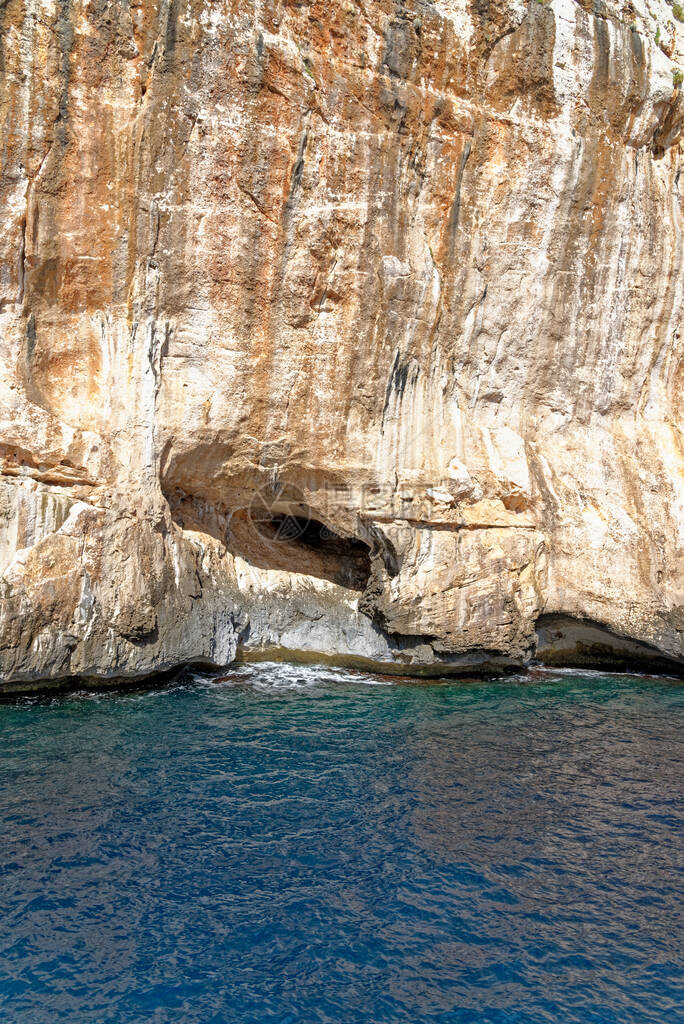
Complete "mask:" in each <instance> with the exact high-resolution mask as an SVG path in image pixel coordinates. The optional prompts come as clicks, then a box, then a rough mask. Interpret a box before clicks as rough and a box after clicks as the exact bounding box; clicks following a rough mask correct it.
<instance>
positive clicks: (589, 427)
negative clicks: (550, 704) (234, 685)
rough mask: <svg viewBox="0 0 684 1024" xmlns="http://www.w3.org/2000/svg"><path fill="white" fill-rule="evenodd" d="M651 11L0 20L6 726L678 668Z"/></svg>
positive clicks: (659, 60) (676, 28)
mask: <svg viewBox="0 0 684 1024" xmlns="http://www.w3.org/2000/svg"><path fill="white" fill-rule="evenodd" d="M673 10H674V8H672V7H670V6H668V5H667V4H666V3H665V2H664V0H652V2H651V3H650V4H647V5H644V4H643V3H642V0H627V2H624V3H622V2H621V0H618V2H606V3H604V2H603V0H594V5H593V7H592V6H591V4H590V3H575V2H573V0H552V2H550V3H545V2H541V3H540V2H537V0H534V2H530V3H527V4H524V3H522V2H520V0H503V2H496V3H495V2H494V0H472V2H469V0H411V2H409V0H406V2H405V3H403V2H393V0H362V2H359V3H352V2H348V3H347V2H344V0H342V2H340V3H334V4H331V3H327V2H323V0H240V2H238V0H116V2H114V0H0V46H1V50H0V55H1V63H0V116H1V120H0V124H1V132H2V150H1V153H2V164H1V176H0V192H1V196H2V214H1V219H0V253H1V256H0V261H1V262H0V337H1V346H0V353H1V357H2V370H1V373H0V470H1V473H2V476H1V477H0V588H1V589H0V601H1V603H0V677H1V678H2V680H3V682H2V686H3V687H4V688H5V689H6V690H11V689H13V688H14V689H16V688H21V687H26V686H30V685H34V684H37V683H38V682H42V684H45V683H46V682H47V681H53V682H54V681H57V680H60V679H65V678H68V677H73V676H84V677H89V678H99V679H106V678H119V677H124V676H136V675H142V674H145V673H151V672H156V671H161V670H166V669H170V668H172V667H174V666H176V665H179V664H181V663H183V662H187V661H198V662H207V663H211V664H215V665H223V664H226V663H227V662H229V661H230V660H231V659H233V658H234V657H235V656H236V654H237V653H239V652H240V651H243V652H250V651H251V652H254V653H258V652H266V653H272V652H274V651H285V652H291V653H294V652H297V653H298V654H299V656H304V655H305V654H306V653H308V654H310V655H311V656H317V655H327V656H330V657H334V658H336V659H346V660H348V661H350V662H356V663H358V664H368V665H370V664H374V665H376V666H382V667H384V668H386V669H388V670H394V671H412V672H426V673H427V672H435V673H441V672H444V671H447V670H448V671H470V670H472V668H473V667H496V666H501V665H506V664H511V665H518V664H523V663H525V662H526V661H527V660H529V659H530V658H531V657H533V656H534V655H535V652H536V653H537V654H538V656H541V657H543V658H546V659H547V660H549V661H554V660H555V661H558V660H561V661H565V662H566V663H572V662H573V661H576V660H582V659H585V660H587V661H601V659H604V658H605V659H611V658H613V657H616V658H618V657H621V656H625V657H627V656H629V657H630V658H632V657H637V656H642V657H644V658H646V659H654V660H653V664H658V665H659V664H663V665H665V666H670V667H675V668H676V667H677V666H679V667H681V666H684V439H683V433H682V430H683V428H682V421H683V418H684V417H683V414H684V342H683V341H682V337H681V320H682V302H683V291H682V281H683V280H684V273H683V251H682V249H683V245H682V190H684V185H682V184H680V173H681V168H682V152H681V148H680V138H681V135H682V132H683V131H684V94H683V92H682V88H683V87H682V86H681V84H680V79H681V73H680V72H679V70H678V69H679V62H680V61H684V25H681V24H680V23H679V22H678V21H677V20H676V18H675V16H674V14H673ZM677 10H678V9H677Z"/></svg>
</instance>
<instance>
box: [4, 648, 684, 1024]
mask: <svg viewBox="0 0 684 1024" xmlns="http://www.w3.org/2000/svg"><path fill="white" fill-rule="evenodd" d="M683 712H684V687H682V685H681V684H675V683H672V682H667V681H664V680H652V679H651V680H649V679H645V678H639V677H629V676H622V677H618V676H613V677H611V676H606V675H600V674H596V673H584V674H572V673H561V674H555V675H554V674H543V675H542V674H540V675H538V676H535V677H532V678H531V679H529V678H528V679H527V680H524V679H522V678H521V679H509V680H499V681H494V682H488V683H484V682H474V683H445V684H437V685H434V684H433V685H428V686H426V685H412V684H409V683H403V682H394V683H392V682H389V681H382V680H379V679H377V678H374V677H370V676H364V675H362V674H356V673H349V672H346V673H345V672H342V671H337V670H332V669H320V668H296V667H291V666H290V667H288V666H276V665H261V666H258V667H257V666H252V667H243V668H241V669H238V670H236V671H235V672H233V673H231V675H230V676H229V678H228V679H226V681H224V682H220V683H217V682H215V681H213V680H208V679H202V678H199V677H197V676H195V677H193V678H192V679H191V678H190V677H188V678H187V681H186V682H185V683H183V684H179V685H176V686H172V687H170V688H166V689H159V690H158V691H150V692H145V693H135V694H130V693H129V694H118V695H107V696H100V697H93V696H86V695H74V696H71V697H67V698H60V699H55V700H49V701H45V700H43V701H35V700H34V701H30V700H26V701H23V702H16V703H14V704H5V705H0V885H1V887H0V1021H1V1022H2V1024H29V1022H30V1024H42V1022H46V1024H47V1022H50V1024H55V1022H66V1021H68V1022H69V1024H90V1022H93V1024H95V1022H97V1024H105V1022H107V1024H109V1022H111V1024H114V1022H116V1024H142V1022H155V1024H161V1022H164V1024H165V1022H167V1021H168V1022H174V1024H194V1022H197V1024H210V1022H221V1024H223V1022H230V1024H267V1022H279V1024H295V1022H297V1024H316V1022H330V1024H357V1022H358V1024H384V1022H387V1024H400V1022H401V1024H404V1022H405V1024H421V1022H427V1021H431V1022H432V1021H434V1022H440V1024H442V1022H449V1024H452V1022H453V1024H456V1022H466V1021H472V1022H477V1024H486V1022H497V1024H498V1022H502V1024H503V1022H518V1024H532V1022H549V1021H552V1022H554V1024H572V1022H581V1024H589V1022H600V1024H609V1022H618V1021H619V1022H630V1024H635V1022H648V1024H659V1022H662V1024H675V1022H677V1021H682V1020H684V983H683V979H682V963H683V959H684V957H683V945H682V934H683V933H682V925H683V920H682V874H683V867H684V863H683V853H682V826H683V825H684V806H683V801H682V781H683V775H684V770H683V769H684V765H683V760H682V751H681V746H680V742H681V737H682V723H683V720H684V715H683Z"/></svg>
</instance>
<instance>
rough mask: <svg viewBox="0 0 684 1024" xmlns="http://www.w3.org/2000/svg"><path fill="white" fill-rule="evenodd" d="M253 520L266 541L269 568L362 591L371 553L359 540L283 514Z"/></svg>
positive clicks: (314, 520) (369, 568)
mask: <svg viewBox="0 0 684 1024" xmlns="http://www.w3.org/2000/svg"><path fill="white" fill-rule="evenodd" d="M252 521H253V522H254V523H255V525H256V526H257V529H258V531H259V534H260V535H261V536H262V537H263V538H264V540H266V541H267V542H268V547H269V555H270V558H269V561H270V563H271V566H270V567H272V568H283V569H288V570H290V571H297V572H301V573H305V574H306V575H310V576H316V577H319V578H322V579H328V580H330V581H331V582H333V583H338V584H339V585H340V586H343V587H347V588H349V589H350V590H365V588H366V586H367V584H368V580H369V578H370V573H371V551H370V547H369V545H368V544H366V543H364V541H362V540H359V538H358V537H344V536H342V535H341V534H338V533H336V532H335V531H334V530H332V529H331V528H330V527H329V526H326V525H325V523H322V522H320V521H319V520H317V519H313V518H311V517H309V516H301V515H291V514H289V513H286V512H280V513H277V514H275V515H272V516H270V517H269V518H265V517H264V518H261V517H255V518H253V519H252Z"/></svg>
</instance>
